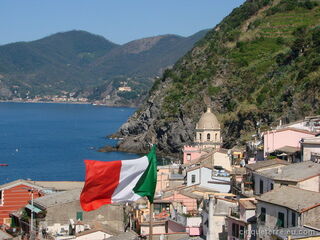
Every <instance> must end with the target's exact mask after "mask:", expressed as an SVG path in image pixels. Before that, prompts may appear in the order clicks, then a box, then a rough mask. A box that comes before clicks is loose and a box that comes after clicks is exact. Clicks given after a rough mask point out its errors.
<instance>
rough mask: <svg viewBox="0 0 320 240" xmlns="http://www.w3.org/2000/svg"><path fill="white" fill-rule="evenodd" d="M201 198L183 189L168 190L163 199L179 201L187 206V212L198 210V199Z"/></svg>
mask: <svg viewBox="0 0 320 240" xmlns="http://www.w3.org/2000/svg"><path fill="white" fill-rule="evenodd" d="M198 198H200V197H199V196H196V195H195V194H192V193H185V192H183V191H181V192H178V191H170V192H167V193H166V194H165V195H164V197H163V198H162V200H165V201H171V202H179V203H181V204H182V205H183V206H184V207H186V211H187V212H193V211H197V210H198V206H197V199H198Z"/></svg>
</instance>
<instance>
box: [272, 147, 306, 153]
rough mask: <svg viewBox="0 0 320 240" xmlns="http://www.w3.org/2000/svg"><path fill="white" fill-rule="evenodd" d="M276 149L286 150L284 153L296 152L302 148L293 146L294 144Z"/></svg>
mask: <svg viewBox="0 0 320 240" xmlns="http://www.w3.org/2000/svg"><path fill="white" fill-rule="evenodd" d="M275 151H277V152H284V153H295V152H299V151H300V148H297V147H292V146H284V147H281V148H277V149H276V150H275Z"/></svg>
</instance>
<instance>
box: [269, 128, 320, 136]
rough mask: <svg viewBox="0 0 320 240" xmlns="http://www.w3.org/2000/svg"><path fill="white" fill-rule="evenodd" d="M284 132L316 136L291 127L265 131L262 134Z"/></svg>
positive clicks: (313, 133) (314, 133)
mask: <svg viewBox="0 0 320 240" xmlns="http://www.w3.org/2000/svg"><path fill="white" fill-rule="evenodd" d="M284 131H294V132H300V133H306V134H310V135H316V134H317V133H316V132H311V131H308V130H304V129H299V128H293V127H286V128H280V129H275V130H269V131H265V132H263V134H264V135H265V134H267V132H277V133H278V132H284Z"/></svg>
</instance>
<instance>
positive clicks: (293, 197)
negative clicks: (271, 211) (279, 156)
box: [257, 186, 320, 213]
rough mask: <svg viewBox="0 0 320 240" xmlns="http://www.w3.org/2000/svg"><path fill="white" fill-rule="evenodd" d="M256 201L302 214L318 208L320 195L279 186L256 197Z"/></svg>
mask: <svg viewBox="0 0 320 240" xmlns="http://www.w3.org/2000/svg"><path fill="white" fill-rule="evenodd" d="M257 200H258V201H263V202H267V203H271V204H275V205H279V206H283V207H287V208H290V209H292V210H294V211H296V212H300V213H302V212H305V211H308V210H309V209H311V208H314V207H318V206H320V193H319V192H313V191H308V190H304V189H300V188H296V187H289V186H281V187H279V188H277V189H274V190H272V191H270V192H267V193H264V194H262V195H261V196H260V197H257Z"/></svg>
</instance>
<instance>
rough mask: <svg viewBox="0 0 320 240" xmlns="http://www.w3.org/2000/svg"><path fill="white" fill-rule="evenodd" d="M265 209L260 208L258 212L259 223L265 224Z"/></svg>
mask: <svg viewBox="0 0 320 240" xmlns="http://www.w3.org/2000/svg"><path fill="white" fill-rule="evenodd" d="M266 212H267V211H266V209H265V208H264V207H262V208H261V210H260V221H261V223H265V222H266Z"/></svg>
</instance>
